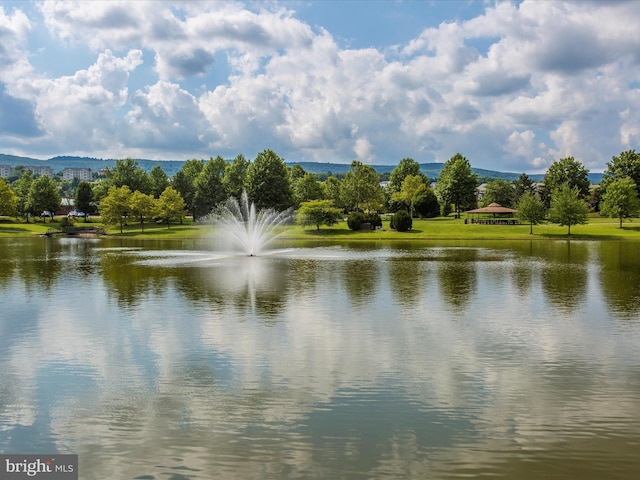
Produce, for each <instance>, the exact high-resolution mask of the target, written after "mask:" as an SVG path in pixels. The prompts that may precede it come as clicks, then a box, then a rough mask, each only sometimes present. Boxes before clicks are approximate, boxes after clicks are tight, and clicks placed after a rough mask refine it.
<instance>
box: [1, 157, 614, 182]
mask: <svg viewBox="0 0 640 480" xmlns="http://www.w3.org/2000/svg"><path fill="white" fill-rule="evenodd" d="M137 162H138V164H139V165H140V167H141V168H143V169H144V170H146V171H147V172H149V171H151V169H152V168H153V167H154V166H156V165H160V166H161V167H162V169H163V170H164V171H165V172H166V173H167V175H169V176H173V175H175V174H176V173H177V172H178V171H179V170H180V169H181V168H182V165H183V164H184V162H185V160H145V159H138V160H137ZM115 163H116V161H115V160H114V159H108V160H105V159H100V158H92V157H74V156H61V157H53V158H50V159H48V160H39V159H35V158H29V157H19V156H15V155H5V154H2V153H0V165H11V166H12V167H15V166H16V165H25V166H27V165H29V166H31V165H40V166H48V167H51V168H52V169H53V170H54V171H55V172H61V171H62V170H64V169H65V168H90V169H91V170H93V171H96V172H97V171H99V170H102V169H104V168H107V167H113V166H114V165H115ZM287 164H288V165H289V166H291V165H295V164H298V165H300V166H301V167H302V168H304V170H305V171H307V172H311V173H316V174H326V173H331V174H345V173H347V172H348V171H349V164H348V163H330V162H287ZM443 165H444V164H442V163H421V164H420V169H421V170H422V172H423V173H424V174H425V175H427V176H428V177H429V178H430V179H432V180H435V179H437V178H438V175H440V170H442V166H443ZM395 167H396V165H373V168H374V169H375V170H376V171H377V172H378V173H380V174H384V173H390V172H391V171H392V170H393V169H394V168H395ZM472 170H473V172H474V173H476V174H477V175H478V177H480V178H483V179H484V178H503V179H505V180H515V179H517V178H518V177H519V176H520V173H521V172H517V173H516V172H498V171H495V170H486V169H482V168H472ZM543 176H544V175H534V174H529V177H531V178H532V179H534V180H536V181H539V180H542V177H543ZM601 178H602V174H601V173H590V174H589V180H590V181H591V183H593V184H598V183H600V180H601Z"/></svg>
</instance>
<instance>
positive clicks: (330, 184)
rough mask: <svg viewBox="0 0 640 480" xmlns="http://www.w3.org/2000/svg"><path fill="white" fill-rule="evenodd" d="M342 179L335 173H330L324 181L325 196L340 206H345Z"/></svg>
mask: <svg viewBox="0 0 640 480" xmlns="http://www.w3.org/2000/svg"><path fill="white" fill-rule="evenodd" d="M341 190H342V189H341V187H340V180H338V177H336V176H335V175H329V176H328V177H327V178H326V180H325V181H324V182H322V192H323V197H324V198H326V199H328V200H332V201H333V204H334V205H335V206H336V207H338V208H344V203H343V201H342V196H341V193H340V192H341Z"/></svg>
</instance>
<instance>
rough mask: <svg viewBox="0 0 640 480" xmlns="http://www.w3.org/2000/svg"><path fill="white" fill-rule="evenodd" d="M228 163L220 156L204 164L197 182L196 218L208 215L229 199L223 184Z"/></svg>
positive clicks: (195, 197) (194, 207) (195, 198)
mask: <svg viewBox="0 0 640 480" xmlns="http://www.w3.org/2000/svg"><path fill="white" fill-rule="evenodd" d="M225 167H226V163H225V161H224V159H223V158H222V157H220V156H218V157H216V158H215V159H213V158H212V159H210V160H209V161H208V162H207V163H205V164H204V167H203V168H202V171H201V172H200V173H199V174H198V176H197V177H196V180H195V187H196V189H195V190H196V191H195V196H194V206H193V209H194V217H195V216H196V215H197V216H198V217H201V216H203V215H208V214H209V213H211V211H212V210H213V207H215V206H216V205H217V204H218V203H220V202H223V201H225V200H226V199H227V198H228V195H227V192H225V190H224V186H223V184H222V177H223V176H224V171H225Z"/></svg>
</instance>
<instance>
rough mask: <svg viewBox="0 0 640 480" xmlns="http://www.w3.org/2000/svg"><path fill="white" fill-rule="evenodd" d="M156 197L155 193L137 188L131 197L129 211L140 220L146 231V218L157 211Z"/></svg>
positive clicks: (141, 226) (142, 228) (142, 227)
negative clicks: (154, 196)
mask: <svg viewBox="0 0 640 480" xmlns="http://www.w3.org/2000/svg"><path fill="white" fill-rule="evenodd" d="M155 209H156V199H155V198H153V195H147V194H145V193H142V192H139V191H138V190H136V191H135V192H133V193H132V194H131V196H130V197H129V213H130V214H131V215H132V216H134V217H137V218H138V219H139V220H140V228H141V230H142V231H143V232H144V219H145V217H151V216H153V214H154V213H155Z"/></svg>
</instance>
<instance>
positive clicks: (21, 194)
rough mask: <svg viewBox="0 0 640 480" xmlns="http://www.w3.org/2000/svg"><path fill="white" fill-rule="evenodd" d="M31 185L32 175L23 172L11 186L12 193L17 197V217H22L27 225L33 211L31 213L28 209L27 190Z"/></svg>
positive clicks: (27, 171) (26, 171) (29, 171)
mask: <svg viewBox="0 0 640 480" xmlns="http://www.w3.org/2000/svg"><path fill="white" fill-rule="evenodd" d="M32 183H33V174H32V173H31V170H24V171H23V172H22V175H21V176H20V178H19V179H18V180H16V181H15V182H14V184H13V191H14V192H16V195H17V197H18V203H17V204H16V208H17V209H18V215H21V216H23V217H24V218H26V219H27V223H29V215H34V214H35V211H32V210H31V209H30V207H29V189H30V188H31V184H32Z"/></svg>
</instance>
